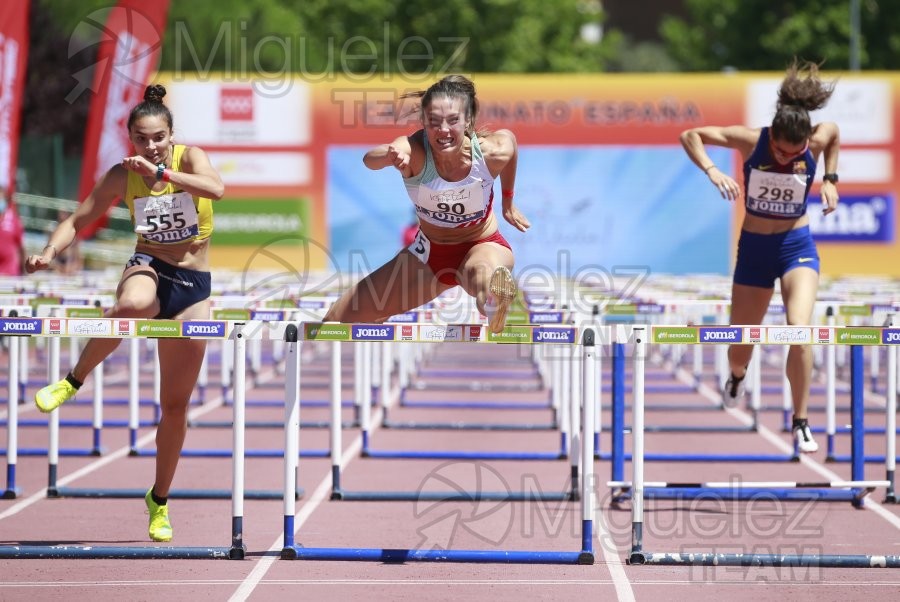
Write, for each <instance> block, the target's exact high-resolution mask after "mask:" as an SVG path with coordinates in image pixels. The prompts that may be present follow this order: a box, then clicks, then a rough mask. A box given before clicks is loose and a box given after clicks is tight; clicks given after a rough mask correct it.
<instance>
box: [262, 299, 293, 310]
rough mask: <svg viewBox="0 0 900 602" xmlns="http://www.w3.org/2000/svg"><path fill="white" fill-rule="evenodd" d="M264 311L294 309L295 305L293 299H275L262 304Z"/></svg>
mask: <svg viewBox="0 0 900 602" xmlns="http://www.w3.org/2000/svg"><path fill="white" fill-rule="evenodd" d="M262 306H263V307H265V308H266V309H294V308H295V307H297V304H296V303H294V300H293V299H275V300H272V299H270V300H268V301H266V302H265V303H263V304H262Z"/></svg>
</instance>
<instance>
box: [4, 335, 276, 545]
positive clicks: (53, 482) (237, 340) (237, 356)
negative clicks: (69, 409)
mask: <svg viewBox="0 0 900 602" xmlns="http://www.w3.org/2000/svg"><path fill="white" fill-rule="evenodd" d="M12 320H16V321H19V322H18V324H20V325H21V324H25V325H26V328H27V330H28V335H29V336H45V337H49V338H50V341H49V342H50V345H51V349H52V346H53V345H54V344H55V345H56V347H57V348H58V346H59V341H60V338H62V337H66V336H71V335H72V333H73V332H74V331H75V330H77V328H78V327H79V326H83V325H84V323H85V322H86V321H90V322H91V323H92V325H93V326H96V330H93V331H92V332H94V333H95V335H94V336H105V337H125V338H149V337H156V336H160V335H163V336H176V334H175V333H177V336H180V337H187V336H189V335H188V334H187V333H188V332H189V331H188V326H189V325H190V324H192V323H196V321H193V322H191V321H179V320H118V319H117V320H112V319H89V320H88V319H72V318H59V319H54V320H53V322H52V324H51V321H50V320H49V319H47V320H44V319H39V320H37V321H35V320H33V319H28V318H0V330H2V329H5V328H6V327H5V326H4V324H6V323H8V322H10V321H12ZM25 320H27V321H25ZM114 321H115V322H125V323H126V324H127V325H128V328H127V329H126V330H127V331H124V332H123V331H121V330H118V329H117V331H116V332H115V333H114V332H113V328H112V323H113V322H114ZM203 323H204V324H209V322H207V321H204V322H203ZM257 326H258V325H257ZM19 328H20V329H21V326H19ZM245 329H248V330H249V331H250V332H251V333H252V334H254V336H263V334H264V330H265V329H262V328H258V327H257V328H255V329H254V328H253V325H250V324H241V323H236V324H229V323H226V322H221V323H217V324H216V328H215V329H214V332H209V331H207V332H206V333H202V334H195V335H192V336H194V337H195V338H204V339H206V338H222V337H225V338H230V339H232V340H233V341H234V385H235V398H236V399H235V401H236V403H235V404H234V409H233V411H234V425H235V428H234V432H233V447H234V454H233V464H232V490H231V491H230V492H229V493H228V497H230V498H231V506H232V519H231V538H230V539H231V545H230V546H228V547H178V546H146V547H145V546H75V545H60V546H52V545H50V546H39V545H23V546H16V545H5V546H0V558H3V559H25V558H72V559H75V558H78V559H105V558H170V559H201V558H203V559H209V558H216V559H234V560H239V559H243V558H244V556H245V552H246V550H245V546H244V543H243V514H244V499H245V494H246V493H247V492H245V489H244V455H243V452H244V419H245V415H244V405H243V403H242V401H243V396H244V390H245V385H246V376H245V370H246V356H247V351H246V340H247V336H246V334H245ZM282 330H286V325H285V326H284V327H283V328H282ZM53 357H54V354H52V353H51V359H52V358H53ZM55 357H56V358H58V357H59V356H58V353H57V354H55ZM56 364H57V365H56V366H51V370H57V371H58V369H59V367H58V359H57V361H56ZM58 420H59V412H58V410H54V411H53V412H51V414H50V428H49V431H50V445H49V448H48V449H49V453H48V459H49V468H48V473H49V483H48V487H47V493H48V497H53V496H54V495H55V496H60V497H62V496H69V497H74V496H77V495H78V493H79V492H78V490H76V489H74V488H64V487H58V486H57V472H58V460H59V454H58V436H59V430H58V429H59V427H58ZM144 493H145V492H143V491H141V492H140V493H139V495H138V496H137V497H143V495H144ZM282 495H283V492H282ZM97 497H116V496H113V495H107V496H97ZM129 497H131V496H129ZM170 497H182V496H181V495H179V492H178V490H173V491H172V492H170ZM221 497H224V496H221Z"/></svg>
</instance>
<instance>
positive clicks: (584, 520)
mask: <svg viewBox="0 0 900 602" xmlns="http://www.w3.org/2000/svg"><path fill="white" fill-rule="evenodd" d="M596 333H597V331H596V330H594V329H593V328H588V329H586V330H585V331H584V334H583V338H582V341H581V342H582V345H583V347H582V360H581V362H582V370H581V399H582V404H581V405H582V410H583V412H584V417H583V420H582V421H581V422H582V425H583V426H584V434H583V436H582V438H581V472H582V477H581V552H582V554H591V555H593V549H594V548H593V546H594V528H593V524H594V523H593V520H594V438H593V437H592V436H591V433H590V432H589V431H588V429H589V428H592V427H591V425H593V424H594V420H595V417H596V414H597V413H598V412H595V409H596V408H597V406H598V405H599V403H598V391H599V386H598V383H597V361H596V359H595V357H596V356H597V355H599V354H597V353H596V343H597V341H596V337H597V334H596ZM592 430H593V429H592Z"/></svg>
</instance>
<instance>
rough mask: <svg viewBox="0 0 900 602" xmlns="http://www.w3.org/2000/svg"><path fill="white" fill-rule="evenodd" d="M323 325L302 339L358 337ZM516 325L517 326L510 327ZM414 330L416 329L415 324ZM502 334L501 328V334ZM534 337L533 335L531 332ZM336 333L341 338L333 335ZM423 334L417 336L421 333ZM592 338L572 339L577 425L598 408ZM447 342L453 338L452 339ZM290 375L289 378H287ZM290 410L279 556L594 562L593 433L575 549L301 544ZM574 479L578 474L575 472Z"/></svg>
mask: <svg viewBox="0 0 900 602" xmlns="http://www.w3.org/2000/svg"><path fill="white" fill-rule="evenodd" d="M337 326H339V325H335V324H322V325H310V324H305V325H304V338H306V337H312V338H315V337H318V336H320V335H325V336H330V337H332V344H333V345H338V344H339V343H340V342H341V341H353V340H359V338H358V337H355V336H353V334H351V333H353V332H358V331H354V330H353V329H352V326H349V325H340V326H342V328H337ZM426 328H433V325H427V327H426ZM508 328H517V327H508ZM518 328H522V327H518ZM530 328H531V329H538V330H539V329H540V328H541V327H530ZM417 330H418V328H417ZM501 334H502V333H501ZM533 336H536V335H533ZM335 337H338V338H340V340H334V338H335ZM419 338H421V337H419ZM595 339H596V332H595V330H594V329H593V328H586V329H584V330H583V332H582V338H581V340H580V344H579V342H578V341H575V342H574V343H575V344H576V345H578V346H579V347H581V348H582V349H583V354H582V363H583V370H582V382H581V391H582V396H583V399H584V404H583V409H582V411H583V419H582V421H581V424H585V425H591V424H593V423H594V412H595V409H596V405H597V404H596V400H597V398H596V395H597V374H596V358H595V347H596V345H595ZM450 340H451V341H452V340H454V339H450ZM455 340H456V341H457V342H462V341H464V340H465V339H463V338H462V337H459V338H458V339H455ZM503 340H504V338H503V337H502V336H499V335H492V334H487V335H480V336H479V338H478V339H474V337H473V338H472V339H470V340H465V342H468V343H475V342H481V343H500V342H502V341H503ZM289 380H290V378H289ZM292 401H293V402H292V407H291V409H289V410H288V409H286V413H287V414H286V416H287V419H286V421H285V449H286V450H288V451H289V452H290V453H286V454H285V459H286V460H285V470H284V476H285V483H284V489H285V492H286V494H285V496H284V546H283V548H282V551H281V558H282V559H285V560H335V561H338V560H340V561H370V562H389V563H398V562H466V563H488V562H490V563H523V564H593V562H594V552H593V541H592V539H593V514H592V513H593V511H594V508H593V506H594V490H593V481H594V479H593V456H594V451H593V437H589V436H581V437H580V452H581V453H580V457H581V464H582V467H583V471H582V474H581V477H580V488H579V491H580V496H579V497H580V499H581V549H580V550H578V551H573V552H550V551H517V550H496V551H494V550H436V549H429V550H422V549H379V548H338V547H334V548H323V547H305V546H303V545H302V544H299V543H297V542H296V539H295V528H294V518H295V514H296V503H295V501H294V499H293V496H291V495H290V492H291V491H292V490H293V489H294V487H295V486H296V482H295V479H296V468H295V466H294V465H293V464H292V462H293V461H294V457H295V455H296V454H294V453H293V450H294V449H296V445H297V443H296V437H297V429H296V428H294V425H295V424H296V423H297V413H298V412H299V409H298V406H297V403H296V401H295V400H292ZM337 473H339V466H334V467H333V474H337ZM575 480H576V482H577V481H578V478H577V477H575ZM433 499H436V500H437V499H440V500H446V501H451V500H452V499H454V498H453V496H452V495H448V494H445V495H444V496H443V497H441V498H433ZM483 499H486V498H484V497H476V496H471V497H469V498H467V500H468V501H475V500H483Z"/></svg>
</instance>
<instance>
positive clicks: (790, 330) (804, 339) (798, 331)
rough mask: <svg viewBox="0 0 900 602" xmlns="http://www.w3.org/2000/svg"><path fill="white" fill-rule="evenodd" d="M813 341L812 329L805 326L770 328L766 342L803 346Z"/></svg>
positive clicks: (767, 330) (768, 328)
mask: <svg viewBox="0 0 900 602" xmlns="http://www.w3.org/2000/svg"><path fill="white" fill-rule="evenodd" d="M811 341H812V329H810V328H808V327H804V326H769V327H767V328H766V342H767V343H773V344H775V345H801V344H804V343H810V342H811Z"/></svg>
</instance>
